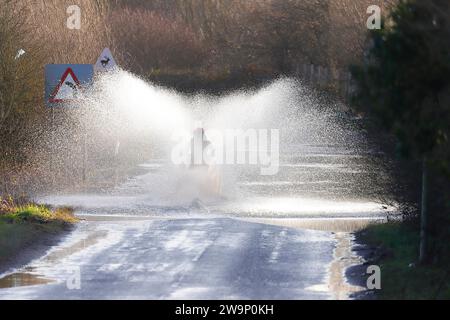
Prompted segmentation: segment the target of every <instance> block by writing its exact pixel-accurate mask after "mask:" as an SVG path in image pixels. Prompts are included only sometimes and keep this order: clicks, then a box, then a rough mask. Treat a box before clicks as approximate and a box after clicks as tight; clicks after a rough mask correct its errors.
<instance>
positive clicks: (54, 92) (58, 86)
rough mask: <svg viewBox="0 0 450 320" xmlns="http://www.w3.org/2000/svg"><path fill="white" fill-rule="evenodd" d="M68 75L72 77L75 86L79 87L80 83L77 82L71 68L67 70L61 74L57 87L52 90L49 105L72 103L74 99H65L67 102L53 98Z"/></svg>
mask: <svg viewBox="0 0 450 320" xmlns="http://www.w3.org/2000/svg"><path fill="white" fill-rule="evenodd" d="M69 73H70V75H71V76H72V78H73V80H74V81H75V83H76V84H77V86H78V87H80V81H79V80H78V78H77V76H76V75H75V72H73V70H72V68H71V67H69V68H67V70H66V71H65V72H64V73H63V75H62V77H61V80H60V81H59V83H58V85H57V86H56V87H55V90H53V93H52V94H51V95H50V99H49V100H48V101H49V102H50V103H61V102H66V101H74V99H67V100H63V99H55V96H56V95H57V94H58V91H59V89H60V88H61V86H62V85H63V82H64V81H65V80H66V78H67V76H68V75H69Z"/></svg>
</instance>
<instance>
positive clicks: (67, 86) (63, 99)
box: [45, 64, 94, 184]
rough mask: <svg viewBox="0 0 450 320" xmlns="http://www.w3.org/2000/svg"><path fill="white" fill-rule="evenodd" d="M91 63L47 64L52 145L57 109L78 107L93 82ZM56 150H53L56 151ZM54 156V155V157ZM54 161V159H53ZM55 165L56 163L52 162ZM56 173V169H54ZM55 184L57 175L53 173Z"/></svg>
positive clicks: (46, 93)
mask: <svg viewBox="0 0 450 320" xmlns="http://www.w3.org/2000/svg"><path fill="white" fill-rule="evenodd" d="M93 76H94V69H93V66H92V65H91V64H49V65H46V66H45V103H46V105H47V107H49V108H50V109H51V117H52V120H51V126H52V146H53V147H54V146H55V128H54V122H55V109H58V108H66V107H76V103H77V102H80V101H81V100H82V99H83V91H84V90H85V89H86V88H87V87H88V86H90V85H91V84H92V81H93ZM83 131H84V132H83V140H84V141H83V174H82V175H83V177H82V179H83V184H85V183H86V172H87V131H86V127H84V130H83ZM55 151H56V150H53V152H54V153H55ZM53 158H54V157H52V159H53ZM52 162H53V160H52ZM52 167H54V163H53V164H52ZM53 171H54V173H55V172H56V170H53ZM53 184H55V176H54V175H53Z"/></svg>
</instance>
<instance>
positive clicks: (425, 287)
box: [362, 223, 450, 300]
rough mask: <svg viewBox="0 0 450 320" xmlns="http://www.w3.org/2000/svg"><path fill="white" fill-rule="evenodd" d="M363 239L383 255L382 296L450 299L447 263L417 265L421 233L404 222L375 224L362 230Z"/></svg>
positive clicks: (381, 259)
mask: <svg viewBox="0 0 450 320" xmlns="http://www.w3.org/2000/svg"><path fill="white" fill-rule="evenodd" d="M362 239H363V240H364V242H366V243H369V244H370V245H373V246H377V247H379V248H380V249H379V250H381V251H382V253H383V254H382V255H381V258H380V260H379V261H375V262H374V263H376V264H379V266H380V269H381V290H380V292H378V298H380V299H395V300H398V299H450V272H449V270H448V267H447V264H445V263H442V264H438V265H434V266H420V265H417V264H416V263H415V262H416V258H417V252H418V243H419V242H418V239H419V236H418V232H417V230H416V228H414V227H412V226H411V225H409V224H405V223H387V224H380V225H373V226H370V227H369V228H367V229H366V230H365V231H364V232H363V233H362Z"/></svg>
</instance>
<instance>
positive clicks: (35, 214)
mask: <svg viewBox="0 0 450 320" xmlns="http://www.w3.org/2000/svg"><path fill="white" fill-rule="evenodd" d="M76 221H77V219H76V218H75V217H74V215H73V210H72V209H71V208H66V207H64V208H58V209H56V210H51V209H50V208H49V207H48V206H45V205H38V204H33V203H27V204H23V205H18V204H16V202H15V201H14V199H13V198H12V197H11V196H9V197H7V198H5V199H2V198H1V197H0V223H9V224H11V223H14V224H15V223H31V224H33V223H37V224H48V223H62V224H64V223H74V222H76Z"/></svg>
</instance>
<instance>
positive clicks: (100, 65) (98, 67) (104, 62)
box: [94, 48, 117, 73]
mask: <svg viewBox="0 0 450 320" xmlns="http://www.w3.org/2000/svg"><path fill="white" fill-rule="evenodd" d="M115 68H117V63H116V60H114V58H113V56H112V53H111V50H109V49H108V48H105V49H103V51H102V54H101V55H100V57H98V59H97V62H96V63H95V65H94V71H95V72H96V73H98V72H105V71H111V70H114V69H115Z"/></svg>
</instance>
